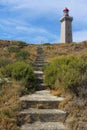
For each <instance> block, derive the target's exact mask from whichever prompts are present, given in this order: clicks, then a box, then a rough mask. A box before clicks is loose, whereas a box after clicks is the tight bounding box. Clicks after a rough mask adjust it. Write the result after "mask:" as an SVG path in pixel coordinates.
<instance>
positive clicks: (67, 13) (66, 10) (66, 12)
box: [63, 8, 69, 16]
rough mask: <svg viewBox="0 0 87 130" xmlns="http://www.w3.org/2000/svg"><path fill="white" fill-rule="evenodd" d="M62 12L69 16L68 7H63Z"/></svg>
mask: <svg viewBox="0 0 87 130" xmlns="http://www.w3.org/2000/svg"><path fill="white" fill-rule="evenodd" d="M63 12H64V16H69V9H68V8H65V9H64V10H63Z"/></svg>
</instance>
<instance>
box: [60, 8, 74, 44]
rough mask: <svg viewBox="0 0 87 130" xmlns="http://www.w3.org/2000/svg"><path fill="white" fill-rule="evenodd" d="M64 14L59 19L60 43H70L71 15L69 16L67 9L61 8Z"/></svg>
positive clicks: (71, 40)
mask: <svg viewBox="0 0 87 130" xmlns="http://www.w3.org/2000/svg"><path fill="white" fill-rule="evenodd" d="M63 12H64V16H63V17H62V18H61V19H60V22H61V41H60V42H61V43H71V42H73V39H72V21H73V17H70V16H69V9H68V8H65V9H64V10H63Z"/></svg>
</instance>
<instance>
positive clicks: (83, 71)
mask: <svg viewBox="0 0 87 130" xmlns="http://www.w3.org/2000/svg"><path fill="white" fill-rule="evenodd" d="M45 82H46V84H47V85H48V86H49V87H50V88H52V89H61V90H63V91H65V92H67V91H68V92H71V93H73V94H75V95H76V96H86V94H87V93H86V91H85V90H87V60H84V58H82V57H81V58H77V57H76V56H66V57H64V56H61V57H59V58H56V59H54V60H53V61H52V62H51V63H50V64H49V65H48V66H47V67H46V69H45Z"/></svg>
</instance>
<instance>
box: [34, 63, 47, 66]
mask: <svg viewBox="0 0 87 130" xmlns="http://www.w3.org/2000/svg"><path fill="white" fill-rule="evenodd" d="M44 65H45V64H40V63H34V66H35V67H43V66H44Z"/></svg>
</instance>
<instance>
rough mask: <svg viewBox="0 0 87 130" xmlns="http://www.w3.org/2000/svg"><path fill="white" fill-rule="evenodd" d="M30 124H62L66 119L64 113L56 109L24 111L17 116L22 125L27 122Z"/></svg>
mask: <svg viewBox="0 0 87 130" xmlns="http://www.w3.org/2000/svg"><path fill="white" fill-rule="evenodd" d="M28 118H29V120H30V121H32V122H36V121H40V122H48V121H49V122H64V121H65V119H66V112H64V111H62V110H58V109H37V108H30V109H24V110H23V111H21V112H20V113H19V115H18V119H19V120H20V119H21V121H22V122H24V123H26V121H27V120H28ZM26 119H27V120H26Z"/></svg>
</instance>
